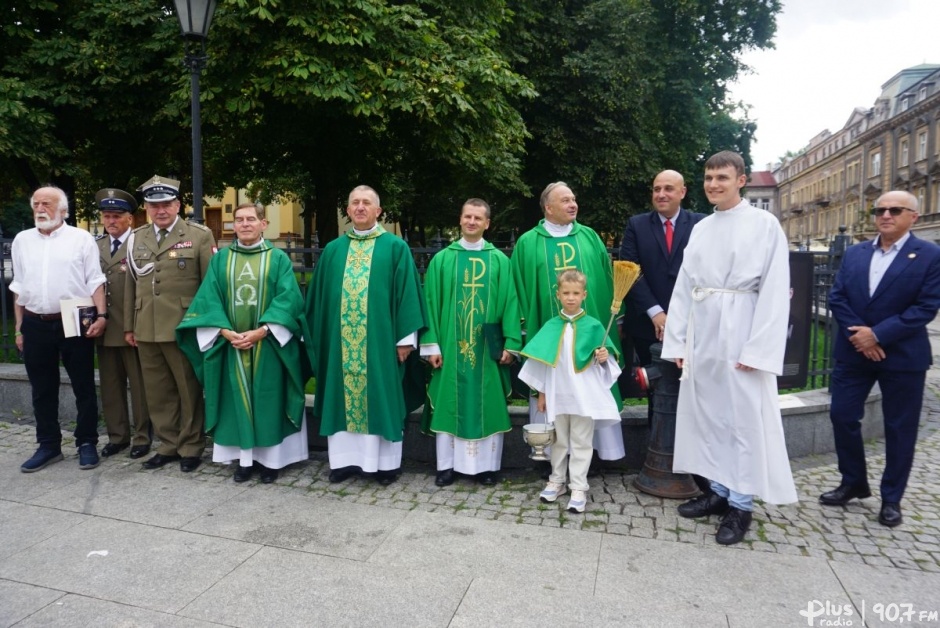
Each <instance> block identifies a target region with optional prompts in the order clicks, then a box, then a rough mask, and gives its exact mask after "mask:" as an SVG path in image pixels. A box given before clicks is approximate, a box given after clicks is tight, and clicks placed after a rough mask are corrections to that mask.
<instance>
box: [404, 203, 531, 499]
mask: <svg viewBox="0 0 940 628" xmlns="http://www.w3.org/2000/svg"><path fill="white" fill-rule="evenodd" d="M489 225H490V207H489V205H488V204H487V203H486V202H485V201H483V200H481V199H478V198H472V199H470V200H468V201H467V202H466V203H464V205H463V207H462V208H461V212H460V232H461V236H462V237H461V239H460V240H459V241H457V242H454V243H453V244H451V245H450V246H449V247H447V248H446V249H444V250H443V251H441V252H440V253H437V254H436V255H435V256H434V257H433V258H432V259H431V263H430V264H429V265H428V271H427V273H426V274H425V277H424V295H425V298H426V300H427V304H428V318H429V322H428V329H427V330H426V331H425V332H424V333H423V334H421V355H422V356H423V357H426V358H427V360H428V362H429V363H430V364H431V366H432V367H434V371H433V373H432V375H431V382H430V385H429V386H428V402H427V403H425V405H424V423H423V425H422V429H423V430H424V431H425V432H429V433H432V434H434V435H435V441H436V448H437V477H436V478H435V483H436V484H437V485H438V486H448V485H449V484H453V482H454V472H457V473H461V474H464V475H473V476H476V477H477V479H478V481H479V482H480V483H481V484H483V485H484V486H492V485H493V484H495V483H496V481H497V477H496V472H497V471H499V469H500V464H501V461H502V454H503V434H504V433H505V432H508V431H510V429H512V425H511V423H510V421H509V411H508V410H507V408H506V403H507V399H506V398H507V397H508V396H509V393H510V382H509V367H508V365H509V364H510V363H511V362H512V360H513V355H512V352H518V351H519V349H520V348H521V344H522V343H521V340H522V331H521V328H520V320H519V302H518V300H517V299H516V289H515V286H514V285H513V278H512V271H511V268H510V263H509V258H508V257H506V255H505V254H503V253H502V252H500V251H498V250H496V247H494V246H493V245H492V244H490V243H489V242H487V241H486V240H484V239H483V234H484V232H485V231H486V229H488V228H489Z"/></svg>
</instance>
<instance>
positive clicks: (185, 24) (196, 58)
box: [174, 0, 217, 223]
mask: <svg viewBox="0 0 940 628" xmlns="http://www.w3.org/2000/svg"><path fill="white" fill-rule="evenodd" d="M174 3H175V4H176V15H177V17H178V18H179V20H180V31H181V33H182V35H183V39H184V40H185V41H186V56H185V58H184V59H183V64H184V65H185V66H186V67H188V68H189V71H190V74H191V77H192V92H193V93H192V101H193V102H192V117H193V220H194V221H195V222H198V223H202V222H203V220H204V217H203V213H202V122H201V119H200V116H201V114H200V109H199V75H200V74H201V73H202V68H203V67H205V65H206V58H207V57H206V37H207V36H208V35H209V26H210V24H211V23H212V15H213V14H214V13H215V7H216V4H217V2H216V0H174Z"/></svg>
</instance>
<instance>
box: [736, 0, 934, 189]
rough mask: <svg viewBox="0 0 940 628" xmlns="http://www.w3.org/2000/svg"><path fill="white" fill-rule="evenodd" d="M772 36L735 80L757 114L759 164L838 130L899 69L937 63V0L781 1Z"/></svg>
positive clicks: (869, 103) (747, 56)
mask: <svg viewBox="0 0 940 628" xmlns="http://www.w3.org/2000/svg"><path fill="white" fill-rule="evenodd" d="M774 41H775V45H776V48H774V49H771V50H765V51H756V52H755V51H752V52H749V53H745V54H744V56H743V57H742V58H743V60H744V62H745V63H746V64H747V65H749V66H750V67H751V68H752V69H753V72H752V73H751V74H750V75H747V76H744V77H742V78H741V80H740V81H738V83H737V84H735V85H734V86H733V87H732V98H733V99H734V100H740V101H743V102H744V103H747V104H749V105H750V107H751V108H750V117H751V119H753V120H756V121H757V142H756V144H755V145H754V147H753V149H752V156H753V158H754V169H755V170H763V169H765V168H766V164H767V163H768V162H773V161H776V160H777V159H778V158H779V157H780V156H781V155H783V154H784V153H786V151H787V150H794V151H795V150H799V149H800V148H802V147H803V146H804V145H806V144H807V143H808V142H809V140H810V138H812V137H813V136H815V135H816V134H817V133H819V132H820V131H822V130H823V129H829V130H830V131H836V130H837V129H841V128H842V126H843V125H844V124H845V123H846V121H847V120H848V119H849V115H850V114H851V113H852V110H853V109H854V108H855V107H865V108H869V107H871V106H872V105H873V104H874V102H875V99H876V98H877V97H878V95H879V94H880V93H881V85H882V84H883V83H885V82H886V81H888V80H889V79H890V78H891V77H893V76H894V75H895V74H897V73H898V72H899V71H900V70H902V69H904V68H907V67H910V66H913V65H919V64H921V63H936V64H940V0H783V12H782V13H781V14H779V15H778V16H777V34H776V37H775V40H774Z"/></svg>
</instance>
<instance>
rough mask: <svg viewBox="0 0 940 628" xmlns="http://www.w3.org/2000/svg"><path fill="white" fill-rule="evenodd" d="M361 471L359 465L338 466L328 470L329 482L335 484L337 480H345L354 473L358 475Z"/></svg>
mask: <svg viewBox="0 0 940 628" xmlns="http://www.w3.org/2000/svg"><path fill="white" fill-rule="evenodd" d="M360 473H362V469H360V468H359V467H340V468H339V469H331V470H330V482H331V483H333V484H337V483H339V482H345V481H346V480H348V479H349V478H351V477H352V476H354V475H359V474H360Z"/></svg>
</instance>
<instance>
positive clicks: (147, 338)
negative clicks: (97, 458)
mask: <svg viewBox="0 0 940 628" xmlns="http://www.w3.org/2000/svg"><path fill="white" fill-rule="evenodd" d="M137 191H138V192H140V193H141V195H142V196H143V199H144V207H145V208H146V209H147V214H148V215H149V216H150V220H151V222H152V223H153V224H149V225H144V226H143V227H138V228H137V229H134V231H133V232H131V236H130V242H129V244H128V247H127V248H128V251H127V253H128V255H127V261H128V272H127V282H126V290H125V294H124V308H125V310H124V311H125V312H129V313H133V315H132V316H126V317H125V320H124V331H125V332H126V333H125V337H126V338H127V341H128V343H130V344H132V345H134V346H136V347H137V350H138V353H139V355H140V366H141V369H142V371H143V375H144V385H145V386H146V388H147V407H148V409H149V410H150V420H151V421H152V423H153V431H154V435H155V436H156V437H157V438H158V439H159V440H160V447H159V448H158V449H157V453H156V455H154V456H153V457H151V458H150V459H149V460H147V462H145V463H144V468H145V469H158V468H160V467H162V466H164V465H166V464H167V463H170V462H173V461H176V460H179V462H180V470H181V471H183V472H184V473H188V472H190V471H194V470H195V469H196V467H198V466H199V463H200V457H201V456H202V452H203V449H205V444H206V440H205V435H204V434H203V427H204V425H205V404H204V401H203V396H202V386H200V385H199V380H198V379H197V378H196V374H195V373H194V372H193V367H192V365H191V364H190V363H189V360H187V359H186V356H185V355H184V354H183V352H182V351H180V349H179V347H178V346H177V344H176V326H177V325H178V324H179V322H180V321H181V320H182V318H183V314H185V313H186V309H187V308H188V307H189V303H190V302H191V301H192V298H193V295H195V294H196V290H197V289H198V288H199V284H200V283H202V278H203V277H205V275H206V270H207V269H208V268H209V259H210V258H211V257H212V254H213V253H215V251H216V248H215V238H213V237H212V232H211V231H210V230H209V229H208V228H206V227H204V226H203V225H199V224H195V223H190V222H186V221H185V220H182V219H180V216H179V210H180V201H179V181H174V180H173V179H167V178H164V177H160V176H154V177H153V178H152V179H150V180H149V181H147V182H146V183H144V184H143V185H141V186H140V187H139V188H137Z"/></svg>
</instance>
